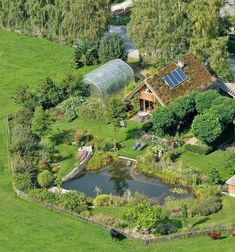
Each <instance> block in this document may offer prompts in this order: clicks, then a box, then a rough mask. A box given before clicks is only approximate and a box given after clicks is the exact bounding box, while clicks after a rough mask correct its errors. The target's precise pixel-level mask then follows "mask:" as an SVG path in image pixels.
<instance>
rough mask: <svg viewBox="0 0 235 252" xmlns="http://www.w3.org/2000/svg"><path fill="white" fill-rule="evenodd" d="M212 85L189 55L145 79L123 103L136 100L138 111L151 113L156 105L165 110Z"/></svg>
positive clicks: (201, 65)
mask: <svg viewBox="0 0 235 252" xmlns="http://www.w3.org/2000/svg"><path fill="white" fill-rule="evenodd" d="M215 84H216V79H215V78H214V77H213V76H212V75H211V74H210V73H209V71H208V70H207V68H206V66H205V64H203V63H202V62H201V61H200V60H199V59H198V58H197V57H196V56H195V54H194V53H192V52H189V53H187V54H185V55H184V56H183V57H182V58H181V59H180V60H179V61H178V62H176V63H172V64H170V65H168V66H166V67H164V68H162V69H161V70H160V71H158V72H157V73H156V74H154V75H153V76H151V77H149V78H148V79H145V80H144V81H143V82H142V83H140V85H139V86H137V87H136V88H135V89H134V90H133V91H132V92H131V93H129V94H128V95H127V96H126V100H130V99H133V98H134V97H136V96H138V97H139V103H140V110H143V111H150V112H151V111H152V110H153V109H154V108H155V107H156V106H157V105H158V104H161V105H162V106H165V105H167V104H169V103H170V102H171V101H173V100H175V99H176V98H178V97H180V96H184V95H186V94H188V93H189V92H191V91H193V90H196V91H203V90H206V89H208V88H210V87H212V86H213V85H215Z"/></svg>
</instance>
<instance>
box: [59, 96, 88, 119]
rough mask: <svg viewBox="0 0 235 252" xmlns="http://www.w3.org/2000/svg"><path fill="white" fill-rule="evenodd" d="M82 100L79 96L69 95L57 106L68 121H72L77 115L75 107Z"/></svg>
mask: <svg viewBox="0 0 235 252" xmlns="http://www.w3.org/2000/svg"><path fill="white" fill-rule="evenodd" d="M83 102H84V98H83V97H81V96H76V97H75V96H71V97H69V98H68V99H67V100H65V101H63V102H61V103H60V104H59V105H58V106H57V108H58V109H59V111H61V112H62V113H64V114H65V116H66V119H67V121H68V122H71V121H73V120H74V119H75V118H76V117H77V113H76V111H77V109H78V108H79V106H80V105H81V104H82V103H83Z"/></svg>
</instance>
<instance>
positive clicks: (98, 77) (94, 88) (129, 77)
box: [84, 59, 135, 96]
mask: <svg viewBox="0 0 235 252" xmlns="http://www.w3.org/2000/svg"><path fill="white" fill-rule="evenodd" d="M134 78H135V76H134V71H133V69H132V68H131V67H130V66H129V65H128V64H127V63H125V62H124V61H122V60H121V59H114V60H111V61H109V62H107V63H105V64H104V65H102V66H101V67H98V68H97V69H96V70H94V71H92V72H90V73H88V74H86V75H85V76H84V81H85V82H86V83H87V84H89V85H90V86H91V94H92V95H97V94H98V95H99V96H100V95H101V96H105V95H111V94H113V93H115V92H118V91H120V90H121V89H123V88H124V87H125V86H127V85H128V84H129V83H130V82H131V81H133V80H134Z"/></svg>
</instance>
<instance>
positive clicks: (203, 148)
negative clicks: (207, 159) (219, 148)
mask: <svg viewBox="0 0 235 252" xmlns="http://www.w3.org/2000/svg"><path fill="white" fill-rule="evenodd" d="M184 148H185V150H186V151H191V152H194V153H198V154H200V155H206V154H209V153H211V152H212V151H213V148H212V147H210V146H208V145H192V144H185V145H184Z"/></svg>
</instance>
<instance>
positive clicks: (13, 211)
mask: <svg viewBox="0 0 235 252" xmlns="http://www.w3.org/2000/svg"><path fill="white" fill-rule="evenodd" d="M71 53H72V50H71V48H67V47H64V46H60V45H57V44H55V43H52V42H48V41H46V40H43V39H38V38H30V37H24V36H21V35H18V34H15V33H10V32H6V31H2V30H0V76H1V77H0V119H1V120H0V145H1V146H0V202H1V203H0V251H2V252H8V251H17V252H21V251H23V252H26V251H32V252H35V251H56V252H57V251H63V252H64V251H70V252H71V251H78V252H80V251H81V252H85V251H94V250H95V251H97V252H99V251H102V252H106V251H112V252H114V251H122V252H123V251H128V252H132V251H136V252H137V251H141V252H142V251H149V252H150V251H156V252H157V251H167V252H170V251H174V252H177V251H181V252H184V251H185V252H186V251H192V252H193V251H210V252H212V251H221V250H223V251H226V252H227V251H231V252H232V251H234V245H235V239H234V238H232V237H229V238H226V239H222V240H220V241H211V240H209V239H208V237H198V238H194V239H185V240H176V241H171V242H164V243H159V244H156V245H151V246H149V247H145V246H144V245H142V244H139V243H136V242H133V241H130V240H128V239H126V240H123V241H122V242H115V241H112V240H111V239H110V237H109V234H108V232H107V230H104V229H100V228H97V227H96V226H92V225H89V224H85V223H83V222H81V221H79V220H77V219H75V218H72V217H69V216H65V215H62V214H60V213H56V212H54V211H52V210H48V209H45V208H42V207H40V206H37V205H34V204H32V203H29V202H26V201H24V200H21V199H19V198H17V197H16V196H15V194H14V193H13V191H12V188H11V184H10V177H9V172H8V165H7V164H8V159H7V136H6V132H5V125H4V120H3V119H4V115H5V114H7V113H10V112H14V111H15V109H16V106H15V105H14V104H13V102H12V100H11V96H12V95H13V94H14V90H15V88H16V86H17V85H20V84H28V85H30V86H32V87H35V86H36V84H37V83H38V81H39V80H42V79H43V78H45V77H47V76H49V77H52V78H53V79H55V80H59V79H60V78H61V77H62V76H64V74H66V73H75V70H73V69H72V68H71V66H70V56H71ZM87 70H88V69H82V70H81V71H83V72H85V71H87ZM221 218H223V216H222V217H221Z"/></svg>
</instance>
